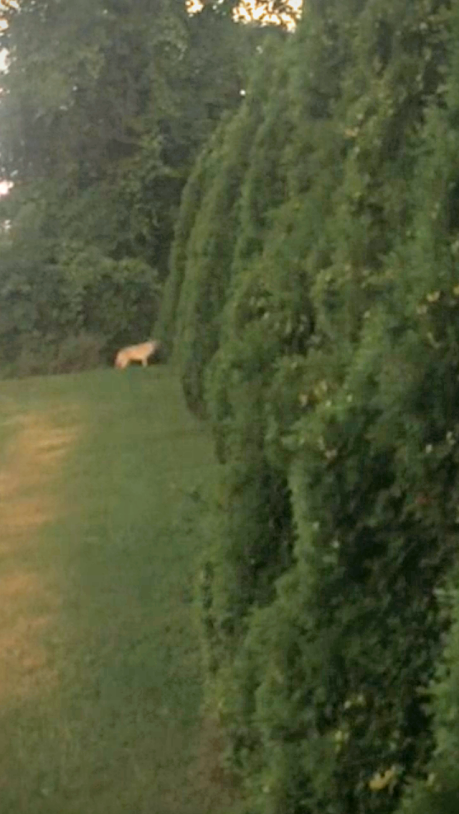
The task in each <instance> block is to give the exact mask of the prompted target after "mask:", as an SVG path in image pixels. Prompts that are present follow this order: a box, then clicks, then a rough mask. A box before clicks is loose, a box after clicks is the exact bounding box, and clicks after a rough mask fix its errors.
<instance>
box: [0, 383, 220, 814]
mask: <svg viewBox="0 0 459 814" xmlns="http://www.w3.org/2000/svg"><path fill="white" fill-rule="evenodd" d="M215 473H216V464H215V462H214V460H213V457H212V451H211V444H210V440H209V438H208V436H207V434H206V431H205V428H204V427H203V426H202V425H201V424H199V423H198V422H197V421H195V420H194V418H193V417H192V416H190V414H189V413H187V411H186V409H185V407H184V405H183V402H182V399H181V395H180V391H179V386H178V383H177V382H176V380H175V378H174V377H173V376H172V375H171V373H170V372H169V371H168V369H167V368H165V367H152V368H149V369H148V370H142V369H137V368H135V369H129V370H127V371H125V372H122V373H121V372H118V371H112V370H107V371H102V372H94V373H90V374H80V375H74V376H62V377H49V378H34V379H29V380H24V381H18V382H2V389H1V395H0V813H1V814H7V813H8V814H10V813H11V814H121V812H123V814H125V813H127V814H147V812H148V814H172V812H173V813H174V814H207V813H208V814H219V812H220V813H221V814H227V812H228V811H229V808H230V805H229V803H230V790H229V789H227V788H225V785H224V782H223V781H222V779H221V776H220V775H219V772H218V762H217V759H216V748H215V742H214V738H213V734H212V733H211V732H209V727H207V726H206V725H205V724H204V723H203V721H202V719H201V715H200V705H201V701H202V687H201V676H200V658H199V647H198V642H197V633H196V627H195V622H194V612H193V607H192V594H193V580H194V573H195V568H196V561H197V558H198V557H199V553H200V548H201V545H202V543H201V541H200V540H199V538H198V536H197V535H196V534H193V533H190V531H189V529H187V525H186V523H185V522H184V515H186V511H187V505H188V504H189V503H191V502H192V501H191V500H190V498H189V497H187V494H188V493H189V492H190V491H191V490H193V489H194V488H195V487H196V486H199V484H201V483H205V482H206V481H208V480H210V479H212V478H213V477H214V476H215Z"/></svg>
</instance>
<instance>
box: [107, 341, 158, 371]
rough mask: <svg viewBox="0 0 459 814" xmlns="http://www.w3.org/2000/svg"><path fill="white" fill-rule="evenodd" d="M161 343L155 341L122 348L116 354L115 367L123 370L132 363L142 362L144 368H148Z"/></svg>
mask: <svg viewBox="0 0 459 814" xmlns="http://www.w3.org/2000/svg"><path fill="white" fill-rule="evenodd" d="M160 347H161V343H160V342H158V341H157V340H155V339H152V340H150V341H149V342H142V344H141V345H129V347H127V348H122V349H121V350H119V351H118V353H117V354H116V359H115V367H118V368H120V369H121V370H123V369H124V368H125V367H127V366H128V365H129V364H130V363H131V362H141V363H142V367H147V364H148V359H149V358H150V356H153V354H154V353H156V352H157V351H158V350H159V348H160Z"/></svg>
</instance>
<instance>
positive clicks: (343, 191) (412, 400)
mask: <svg viewBox="0 0 459 814" xmlns="http://www.w3.org/2000/svg"><path fill="white" fill-rule="evenodd" d="M452 5H453V6H454V12H455V13H456V8H455V5H454V4H452ZM456 40H457V35H456V22H455V17H454V15H451V4H450V3H449V2H446V0H445V1H444V2H442V0H426V2H423V3H419V4H418V5H417V6H416V7H413V6H409V7H408V6H407V5H406V3H404V2H402V0H393V2H390V3H387V2H382V0H381V2H379V0H376V2H371V3H370V2H364V0H346V2H342V1H341V2H340V3H334V2H327V3H311V4H310V6H309V10H308V14H307V15H305V19H304V21H303V24H302V26H301V27H300V29H299V31H298V33H297V34H296V35H294V36H293V37H292V39H291V40H290V41H289V42H288V43H287V44H286V46H285V50H284V51H283V52H282V53H281V54H280V55H278V57H277V62H276V69H275V71H274V69H273V71H272V72H271V73H270V74H269V78H267V81H266V84H265V85H263V83H262V82H261V80H260V86H259V91H260V92H259V100H261V99H263V110H262V114H261V115H260V121H259V123H258V124H257V126H256V127H255V122H254V121H253V120H252V119H250V117H249V116H248V112H247V111H248V108H247V109H245V110H244V111H242V110H241V113H240V114H239V117H238V119H237V121H236V120H235V121H234V122H233V123H232V124H231V125H230V126H229V127H228V130H227V133H226V138H227V142H226V144H227V147H226V149H227V150H228V154H229V155H231V156H233V155H234V156H236V155H237V154H238V151H240V144H241V143H243V138H244V129H243V125H244V116H247V122H246V130H245V133H246V138H247V139H249V140H250V141H251V143H252V144H253V147H252V149H251V152H250V157H249V161H248V163H247V165H244V171H243V173H241V172H240V170H241V164H240V163H239V164H238V165H237V168H238V169H237V173H235V174H234V176H233V174H232V175H231V177H232V178H233V177H234V181H235V185H234V188H233V196H232V197H231V199H230V206H229V207H228V205H227V204H228V200H229V198H228V197H225V196H222V198H218V197H216V198H215V197H214V198H213V197H212V195H215V190H227V188H228V187H227V185H228V169H229V168H231V169H232V170H233V169H234V165H231V164H230V163H228V164H225V162H224V161H222V162H221V164H222V168H221V175H220V176H219V175H218V174H217V176H216V177H215V178H214V179H213V181H212V183H211V184H210V186H209V191H208V195H209V198H207V199H206V194H204V195H203V198H202V200H203V204H202V206H201V208H200V210H199V212H198V214H197V216H196V219H195V227H194V229H196V231H195V232H194V238H193V237H191V239H190V243H189V244H188V250H187V263H186V267H185V276H184V282H183V287H182V289H181V297H183V303H184V304H186V303H188V302H190V301H191V302H192V303H193V302H194V305H192V307H191V309H190V310H188V311H187V312H186V319H185V318H183V317H182V319H183V322H182V325H186V330H182V332H181V333H180V331H179V332H178V334H177V336H178V342H179V353H180V355H181V359H182V364H183V366H182V372H183V376H184V384H185V391H186V392H187V394H188V397H189V400H190V403H192V404H194V405H195V404H196V403H197V404H199V403H200V401H201V400H202V397H203V392H205V408H206V410H207V412H208V414H209V416H210V419H211V423H212V427H213V431H214V434H215V439H216V448H217V452H218V455H219V458H220V460H221V461H222V462H223V476H222V478H221V479H220V481H219V483H218V484H217V486H216V495H215V498H214V505H213V508H212V509H211V510H210V511H209V512H208V515H207V520H206V526H207V534H208V535H209V537H210V538H211V540H212V544H211V545H210V547H209V557H208V560H207V562H206V563H205V564H204V566H203V570H202V579H201V607H202V619H203V632H204V636H205V640H206V653H207V656H206V664H207V668H208V683H209V698H210V699H211V703H212V704H213V705H214V709H215V710H216V711H217V713H218V715H219V716H220V719H221V720H222V721H223V723H224V725H225V727H226V731H227V734H228V747H229V756H230V760H231V764H232V767H233V769H234V770H236V771H237V772H238V773H239V775H240V777H241V782H242V785H243V788H244V790H245V792H246V798H247V812H250V814H254V812H260V814H266V813H267V812H269V813H270V814H300V813H301V814H318V812H319V811H320V812H323V811H327V812H328V814H347V812H348V814H359V813H360V812H361V814H369V812H373V813H374V814H390V812H394V811H396V810H397V808H398V807H399V804H400V803H401V799H402V797H403V793H404V789H405V785H406V783H407V782H408V781H409V782H412V781H414V779H415V778H417V777H422V775H423V774H424V773H427V772H428V771H429V768H428V767H429V765H430V761H431V759H434V758H432V755H433V750H434V746H435V738H436V735H435V726H433V725H432V712H431V710H430V708H429V706H426V703H425V701H426V694H427V693H428V688H429V687H430V683H431V680H432V677H433V676H434V673H435V667H436V665H437V664H438V660H439V657H440V656H441V653H442V646H443V636H444V633H445V632H446V630H447V629H448V627H449V621H450V611H449V610H445V608H444V607H443V606H442V604H441V603H439V601H438V596H439V590H441V588H442V586H443V585H444V583H445V580H447V579H448V575H449V574H450V573H451V569H452V568H453V567H455V561H456V557H457V544H458V534H457V509H456V506H457V500H458V497H459V492H458V490H459V481H458V477H457V471H458V463H459V460H458V448H457V441H456V439H457V437H458V432H459V424H458V422H457V418H456V415H455V412H456V411H455V405H456V404H457V403H458V400H459V398H458V397H459V384H458V382H459V344H458V343H459V322H458V316H459V315H458V312H457V308H458V304H459V288H458V281H457V240H458V231H457V230H458V221H457V212H458V210H457V201H456V198H457V189H458V185H457V177H458V173H457V170H458V163H457V155H458V150H457V138H458V136H457V123H458V121H459V119H458V116H457V99H459V96H458V94H457V91H456V81H457V80H456V78H455V77H456V76H457V70H456V68H455V65H456V57H455V52H454V49H453V50H452V49H451V47H450V46H451V43H452V44H453V45H454V44H455V42H456ZM276 72H277V76H279V77H282V84H283V90H284V92H285V96H284V97H283V98H282V99H281V98H280V89H279V87H278V85H277V84H276V82H275V81H273V75H274V74H275V73H276ZM268 84H269V88H268ZM263 94H264V95H263ZM284 109H285V111H286V115H285V118H283V119H282V127H283V126H284V125H285V128H286V129H285V131H282V132H283V136H282V139H281V138H279V141H276V137H277V135H278V133H276V130H275V127H274V122H276V121H279V117H280V115H281V113H280V111H282V110H284ZM281 140H282V141H283V144H282V146H281V144H280V141H281ZM232 151H234V152H232ZM274 155H276V156H277V157H278V162H276V161H275V160H274V158H273V157H274ZM238 173H239V174H238ZM225 194H226V193H225ZM206 200H207V204H206ZM222 200H224V201H225V206H223V207H222V208H221V209H219V207H218V206H217V201H222ZM210 201H213V203H214V205H213V206H212V207H211V206H209V202H210ZM236 215H237V217H235V216H236ZM198 224H199V229H198V227H197V225H198ZM225 228H227V229H228V231H227V232H226V231H225ZM222 235H224V236H225V241H226V242H225V243H222V242H219V240H221V239H222ZM203 236H205V240H204V237H203ZM214 236H219V239H218V240H216V242H215V244H214V243H212V240H211V238H213V237H214ZM198 238H199V240H198ZM235 238H236V239H235ZM194 240H195V242H194ZM200 241H201V242H200ZM215 247H217V248H218V251H219V252H221V255H222V258H223V265H224V268H223V271H222V275H221V277H220V276H219V277H218V279H217V278H215V279H214V280H213V281H212V284H210V282H209V279H210V278H208V277H207V276H206V275H207V273H208V272H206V274H203V276H202V277H199V281H200V282H199V285H196V281H197V280H198V276H196V277H193V274H194V273H196V275H197V271H196V270H197V269H198V268H200V267H199V266H198V261H204V264H205V262H206V257H207V256H211V254H212V252H214V250H215ZM222 247H224V248H222ZM193 252H194V254H193ZM206 252H207V255H206ZM215 256H216V255H215V254H213V255H212V257H213V259H214V258H215ZM207 268H208V269H210V266H208V267H207ZM204 282H206V284H207V283H208V287H207V288H206V287H205V286H204ZM201 284H202V288H200V287H199V286H200V285H201ZM195 286H196V287H195ZM212 286H213V287H212ZM218 286H220V289H219V295H218V297H217V296H216V297H215V298H214V299H212V297H213V294H212V293H211V294H209V292H214V291H215V290H217V288H218ZM196 292H199V294H200V296H199V297H197V298H196V299H195V300H193V296H194V295H195V294H196ZM191 294H193V296H191ZM208 294H209V296H208ZM197 304H198V305H199V308H198V307H197ZM184 307H186V306H185V305H184ZM183 360H185V361H186V360H188V362H186V364H184V363H183ZM196 360H197V361H196ZM187 365H188V366H187ZM204 384H205V390H204V389H203V388H204ZM453 637H454V633H453ZM447 658H448V659H451V655H448V656H447ZM442 686H443V687H444V685H442ZM448 686H449V685H448ZM451 686H452V685H451ZM451 691H452V690H451ZM444 692H446V689H444ZM448 692H450V690H449V689H448ZM441 714H443V713H441ZM454 737H455V736H454V734H452V735H451V741H450V742H451V744H453V743H454ZM435 765H437V763H435ZM448 766H449V764H447V763H446V762H445V764H444V767H445V768H444V775H445V777H446V776H449V775H448V772H449V771H450V769H449V768H448ZM451 788H452V789H453V790H452V792H451V795H454V793H455V791H454V789H455V786H454V788H453V786H451ZM421 797H422V795H421ZM421 797H420V798H419V799H421ZM439 799H442V800H443V799H446V798H439ZM452 799H453V796H451V797H450V798H448V800H452ZM448 805H450V803H449V802H448ZM451 805H452V804H451ZM424 810H425V811H426V814H427V810H428V808H426V807H425V808H424V809H422V808H420V809H419V810H417V809H416V812H415V814H421V811H422V814H424ZM437 810H438V811H440V806H438V807H437ZM451 810H452V808H451ZM410 814H411V812H410Z"/></svg>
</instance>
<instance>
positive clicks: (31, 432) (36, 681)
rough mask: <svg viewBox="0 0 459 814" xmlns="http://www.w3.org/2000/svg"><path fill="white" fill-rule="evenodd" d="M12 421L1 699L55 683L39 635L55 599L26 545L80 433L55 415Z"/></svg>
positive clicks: (0, 606) (6, 470)
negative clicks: (31, 565) (27, 560)
mask: <svg viewBox="0 0 459 814" xmlns="http://www.w3.org/2000/svg"><path fill="white" fill-rule="evenodd" d="M10 423H11V425H12V427H14V430H13V437H12V439H11V441H10V443H9V444H8V446H7V449H6V453H5V455H4V457H3V464H2V466H1V468H0V529H1V536H0V568H1V576H0V702H8V701H12V700H13V699H16V700H17V699H23V698H25V697H27V698H30V697H31V695H34V694H35V693H38V692H40V691H41V688H42V687H43V686H46V688H47V690H50V689H52V687H53V685H54V684H55V682H56V675H55V672H54V671H53V668H52V666H51V665H50V664H49V663H48V656H47V653H46V650H45V648H44V645H43V636H44V634H45V632H46V630H48V629H49V627H50V625H51V623H52V620H53V618H55V614H56V611H57V609H58V604H59V603H58V600H57V599H56V597H55V596H54V595H53V593H52V591H51V590H50V589H49V588H48V587H47V586H46V585H44V584H43V578H42V577H41V576H40V575H39V574H37V573H34V572H32V571H31V570H28V567H27V564H26V563H25V562H24V546H27V547H28V548H29V547H31V546H32V547H33V546H34V545H35V544H37V543H38V532H39V530H40V528H41V527H42V526H43V525H44V524H46V523H49V522H51V521H53V520H54V519H55V517H56V515H57V514H58V513H59V511H60V510H61V507H59V506H58V505H57V502H56V498H55V496H54V495H53V494H52V490H50V488H49V487H50V483H51V481H52V478H53V476H56V474H57V473H58V468H59V463H60V462H61V460H62V458H63V457H64V455H65V454H66V453H67V452H68V450H69V448H70V446H71V445H72V444H73V443H74V441H75V438H76V432H77V431H76V428H71V429H61V428H59V427H56V426H54V425H53V421H52V415H51V416H48V415H41V414H36V413H31V414H26V415H21V416H19V417H18V418H17V419H16V420H15V421H14V422H13V421H11V422H10Z"/></svg>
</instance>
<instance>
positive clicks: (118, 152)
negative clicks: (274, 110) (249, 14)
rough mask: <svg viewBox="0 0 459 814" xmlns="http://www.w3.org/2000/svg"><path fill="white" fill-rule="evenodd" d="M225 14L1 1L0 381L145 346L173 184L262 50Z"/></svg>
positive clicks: (257, 35)
mask: <svg viewBox="0 0 459 814" xmlns="http://www.w3.org/2000/svg"><path fill="white" fill-rule="evenodd" d="M232 5H233V3H232V2H231V0H225V2H223V3H220V4H219V5H218V7H215V8H213V7H211V6H210V5H209V6H205V7H204V8H203V10H202V11H201V13H199V14H195V15H193V16H190V15H189V14H188V12H187V9H186V4H185V3H184V2H183V1H182V0H136V2H135V3H134V2H131V0H91V2H88V0H72V2H64V3H63V2H60V1H59V0H43V2H41V0H40V2H36V0H20V2H19V3H10V2H1V3H0V12H1V14H2V18H3V20H4V21H5V22H6V23H7V26H6V27H5V28H2V29H1V30H0V47H2V48H4V49H6V54H7V57H6V60H7V69H6V71H4V72H3V73H2V75H1V82H0V84H1V89H2V92H1V98H0V164H1V173H0V177H1V178H2V179H4V180H6V181H8V182H10V183H11V184H12V185H13V186H12V189H11V192H10V194H9V195H8V196H6V197H4V198H3V199H2V200H1V202H0V204H1V206H0V216H1V218H0V219H1V223H2V228H1V233H0V368H1V369H2V370H3V371H4V372H5V371H6V372H10V373H18V372H22V373H31V372H35V371H38V370H63V369H71V368H75V366H78V365H79V364H81V365H85V364H91V363H92V362H93V361H94V359H95V358H102V359H103V358H105V359H110V358H111V356H112V354H113V351H114V349H115V348H116V347H117V346H119V345H120V344H123V343H127V342H130V341H140V340H142V339H145V338H147V337H148V336H149V335H150V333H151V328H152V323H153V321H154V319H155V318H156V316H157V312H158V307H159V302H160V298H161V289H162V285H163V282H164V279H165V276H166V274H167V265H168V256H169V251H170V244H171V240H172V236H173V229H174V223H175V220H176V216H177V212H178V209H179V204H180V196H181V193H182V189H183V186H184V184H185V182H186V180H187V178H188V175H189V172H190V169H191V167H192V165H193V163H194V160H195V158H196V154H197V153H198V151H199V150H200V149H201V147H202V145H203V144H204V143H205V142H206V141H207V139H208V138H209V136H210V135H211V133H212V132H213V130H214V128H215V127H216V125H217V124H218V122H219V121H220V119H221V117H222V115H223V114H224V113H225V112H227V111H232V110H235V109H236V108H237V107H238V106H239V105H240V102H241V100H242V96H241V91H242V90H243V89H244V86H245V77H246V74H247V70H248V67H249V64H250V61H251V58H252V55H253V53H254V52H255V51H256V47H257V44H258V43H259V41H261V40H262V39H263V38H264V36H265V33H264V30H263V29H262V28H261V27H260V26H257V25H252V26H247V25H238V24H237V23H235V22H234V20H233V18H232V15H231V9H232ZM4 53H5V52H4Z"/></svg>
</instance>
